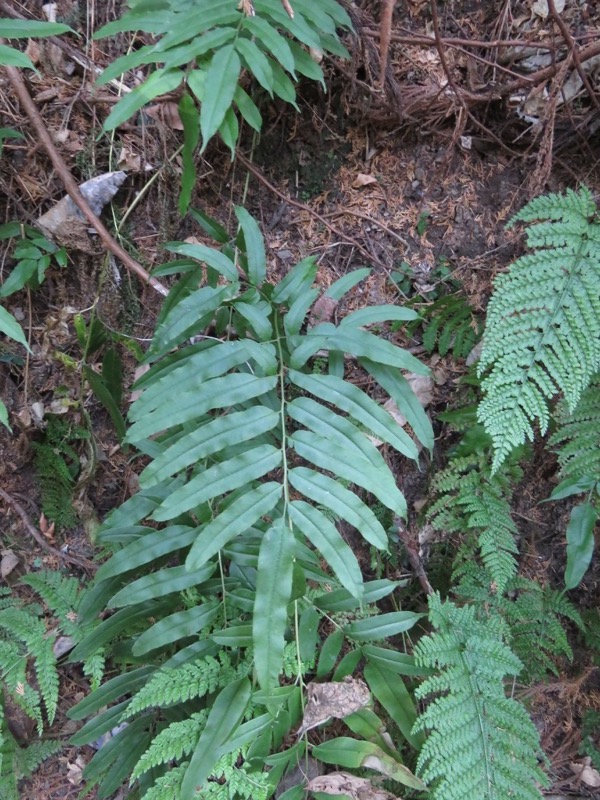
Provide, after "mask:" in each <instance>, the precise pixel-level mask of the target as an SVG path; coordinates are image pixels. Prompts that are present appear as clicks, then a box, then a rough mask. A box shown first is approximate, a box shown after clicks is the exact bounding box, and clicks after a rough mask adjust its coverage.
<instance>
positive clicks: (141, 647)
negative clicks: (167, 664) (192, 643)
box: [117, 602, 219, 656]
mask: <svg viewBox="0 0 600 800" xmlns="http://www.w3.org/2000/svg"><path fill="white" fill-rule="evenodd" d="M117 613H119V612H117ZM218 615H219V604H218V603H216V602H211V603H203V604H202V605H199V606H196V607H194V608H188V609H186V610H185V611H177V612H176V613H175V614H169V615H168V616H166V617H163V618H162V619H161V620H159V621H158V622H156V623H154V625H151V626H150V628H148V630H147V631H144V633H142V634H141V636H138V638H137V639H136V641H135V643H134V645H133V648H132V652H133V655H134V656H141V655H143V654H144V653H148V652H149V651H150V650H156V649H157V648H159V647H165V646H166V645H168V644H172V643H173V642H177V641H179V640H180V639H185V638H187V637H188V636H193V635H194V634H195V633H198V632H199V631H201V630H202V629H203V628H205V627H208V626H209V625H210V624H211V623H212V622H214V620H215V619H216V618H217V616H218Z"/></svg>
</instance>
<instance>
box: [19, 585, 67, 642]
mask: <svg viewBox="0 0 600 800" xmlns="http://www.w3.org/2000/svg"><path fill="white" fill-rule="evenodd" d="M22 583H26V584H27V585H28V586H31V588H32V589H35V591H36V592H37V593H38V594H39V596H40V597H41V598H42V600H43V601H44V603H45V604H46V605H47V606H48V608H49V609H50V611H52V613H53V614H54V616H55V617H56V618H57V619H58V620H60V622H61V628H62V630H63V631H64V632H65V633H66V634H68V635H73V634H74V633H75V632H76V631H77V630H78V626H77V624H76V620H77V607H78V605H79V591H80V587H79V581H78V580H77V578H72V577H67V576H65V575H62V574H61V573H60V572H57V571H55V570H44V571H41V572H30V573H29V574H28V575H25V577H24V578H23V579H22Z"/></svg>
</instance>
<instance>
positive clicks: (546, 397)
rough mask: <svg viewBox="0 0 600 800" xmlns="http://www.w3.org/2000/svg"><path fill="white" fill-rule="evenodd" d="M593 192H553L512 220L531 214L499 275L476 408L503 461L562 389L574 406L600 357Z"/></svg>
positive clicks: (599, 245) (598, 240) (599, 235)
mask: <svg viewBox="0 0 600 800" xmlns="http://www.w3.org/2000/svg"><path fill="white" fill-rule="evenodd" d="M596 212H597V208H596V204H595V203H594V200H593V197H592V194H591V192H590V191H589V190H588V189H586V188H582V189H580V191H579V192H577V193H576V192H573V191H569V192H567V193H566V195H563V196H561V195H547V196H546V197H543V198H537V200H534V201H532V202H531V203H529V204H528V205H527V206H525V208H524V209H523V210H522V211H521V212H520V213H519V214H517V215H516V216H515V218H514V219H513V222H516V221H523V222H533V221H537V220H541V222H539V223H538V224H535V225H531V226H530V227H529V228H528V231H527V243H528V246H529V247H530V248H532V249H534V250H535V252H533V253H531V254H528V255H525V256H523V257H521V258H519V259H517V261H516V262H515V263H514V264H513V265H512V267H511V269H510V271H509V272H508V273H506V274H504V275H501V276H500V277H499V278H498V279H497V280H496V282H495V287H494V293H493V295H492V299H491V300H490V303H489V306H488V312H487V320H486V327H485V333H484V337H483V351H482V354H481V360H480V364H479V373H480V374H483V373H484V372H485V371H486V370H488V369H489V368H491V371H490V373H489V375H487V377H486V378H485V379H484V380H483V383H482V388H483V390H484V392H485V398H484V400H483V401H482V403H481V404H480V406H479V410H478V417H479V419H480V420H481V422H483V424H484V425H485V427H486V430H487V431H488V433H489V434H490V435H491V437H492V439H493V441H494V451H495V454H494V463H493V469H494V471H496V470H497V469H498V468H499V466H500V464H502V462H503V461H504V459H505V458H506V457H507V456H508V454H509V453H510V452H511V450H512V449H513V448H514V447H516V446H517V445H519V444H521V443H523V442H525V441H526V440H527V439H533V435H534V430H533V423H534V421H535V420H537V421H538V422H539V426H540V430H541V431H542V433H544V432H545V430H546V428H547V426H548V422H549V418H550V412H549V406H548V404H549V401H550V400H551V399H552V398H553V397H554V396H555V395H556V394H558V393H561V394H562V395H563V397H564V399H565V402H566V404H567V407H568V408H569V410H570V411H574V409H575V407H576V406H577V404H578V402H579V400H580V397H581V395H582V392H583V391H584V390H585V388H586V387H587V386H588V385H589V383H590V381H591V379H592V376H593V375H594V373H595V372H597V370H598V367H599V365H600V298H599V296H598V283H599V281H600V223H599V222H598V221H597V219H596Z"/></svg>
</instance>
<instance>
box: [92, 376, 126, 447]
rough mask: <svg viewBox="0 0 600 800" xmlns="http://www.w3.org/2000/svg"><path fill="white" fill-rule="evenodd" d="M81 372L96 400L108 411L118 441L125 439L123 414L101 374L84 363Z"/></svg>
mask: <svg viewBox="0 0 600 800" xmlns="http://www.w3.org/2000/svg"><path fill="white" fill-rule="evenodd" d="M83 374H84V376H85V379H86V381H87V382H88V383H89V385H90V387H91V389H92V391H93V392H94V394H95V395H96V397H97V398H98V400H100V402H101V403H102V405H103V406H104V408H105V409H106V410H107V411H108V414H109V416H110V418H111V420H112V423H113V425H114V426H115V431H116V434H117V436H118V438H119V441H121V442H122V441H123V440H124V439H125V435H126V433H127V427H126V425H125V420H124V419H123V415H122V414H121V410H120V408H119V407H118V405H117V404H116V402H115V399H114V397H113V395H112V393H111V392H110V390H109V388H108V387H107V385H106V383H105V382H104V380H103V379H102V376H101V375H98V373H97V372H95V371H94V370H93V369H92V368H91V367H88V366H87V365H84V367H83Z"/></svg>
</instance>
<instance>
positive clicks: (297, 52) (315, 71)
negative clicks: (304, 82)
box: [289, 41, 327, 91]
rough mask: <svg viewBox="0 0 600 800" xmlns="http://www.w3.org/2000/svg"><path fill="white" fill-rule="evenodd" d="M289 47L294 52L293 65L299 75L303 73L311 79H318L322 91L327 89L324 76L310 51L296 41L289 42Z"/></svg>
mask: <svg viewBox="0 0 600 800" xmlns="http://www.w3.org/2000/svg"><path fill="white" fill-rule="evenodd" d="M289 46H290V49H291V51H292V53H293V54H294V67H295V69H296V71H297V72H299V73H300V75H304V76H305V77H306V78H310V80H311V81H318V82H319V83H320V84H321V86H322V87H323V90H324V91H327V86H326V84H325V77H324V75H323V70H322V69H321V66H320V65H319V64H317V62H316V61H315V60H314V58H312V56H311V55H310V53H309V52H308V51H307V50H305V49H304V48H303V47H302V46H301V45H299V44H297V43H296V42H292V41H290V42H289Z"/></svg>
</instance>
